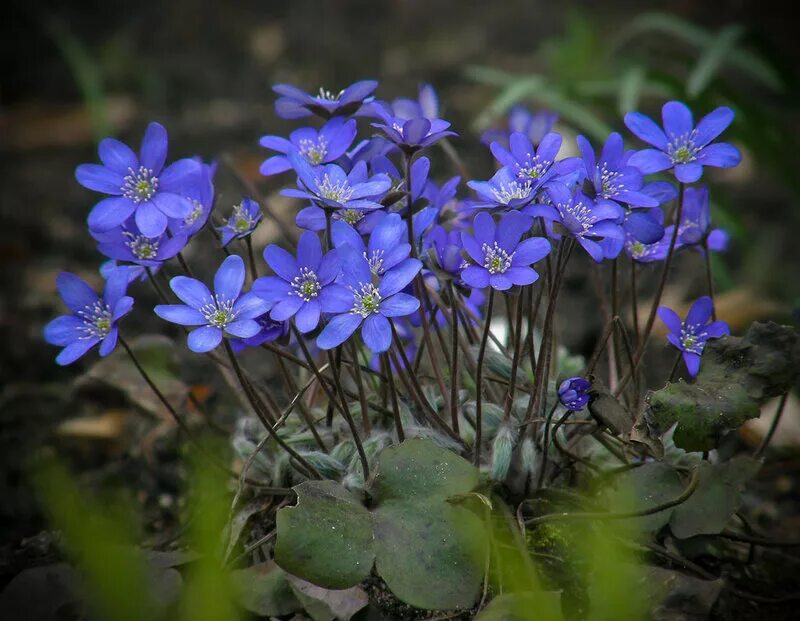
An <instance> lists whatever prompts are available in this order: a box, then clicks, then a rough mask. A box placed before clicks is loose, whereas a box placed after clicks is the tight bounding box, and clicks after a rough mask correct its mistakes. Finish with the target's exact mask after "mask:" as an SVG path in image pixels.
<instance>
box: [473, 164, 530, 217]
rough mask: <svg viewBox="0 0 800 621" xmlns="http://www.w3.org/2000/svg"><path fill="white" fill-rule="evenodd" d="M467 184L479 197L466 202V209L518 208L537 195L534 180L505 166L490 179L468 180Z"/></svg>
mask: <svg viewBox="0 0 800 621" xmlns="http://www.w3.org/2000/svg"><path fill="white" fill-rule="evenodd" d="M467 185H468V186H469V187H470V188H472V189H473V190H474V191H475V193H476V194H477V195H478V199H477V200H476V201H472V202H470V203H468V204H465V208H466V209H493V208H497V207H501V208H505V209H518V208H520V207H524V206H525V205H527V204H529V203H530V202H531V201H533V199H534V198H535V197H536V189H534V187H533V186H534V184H533V182H531V181H530V180H524V179H519V178H518V177H517V176H516V175H515V174H514V172H513V171H512V170H511V169H509V168H507V167H505V166H504V167H503V168H501V169H500V170H498V171H497V172H496V173H495V174H494V175H493V176H492V178H491V179H489V180H488V181H468V182H467Z"/></svg>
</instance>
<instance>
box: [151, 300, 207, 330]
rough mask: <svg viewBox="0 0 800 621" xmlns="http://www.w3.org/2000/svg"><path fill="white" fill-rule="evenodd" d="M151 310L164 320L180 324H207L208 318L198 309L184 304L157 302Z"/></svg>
mask: <svg viewBox="0 0 800 621" xmlns="http://www.w3.org/2000/svg"><path fill="white" fill-rule="evenodd" d="M153 312H154V313H155V314H156V315H158V316H159V317H161V319H164V320H165V321H170V322H172V323H177V324H179V325H182V326H204V325H206V324H208V320H207V319H206V318H205V317H204V316H203V314H202V313H201V312H200V311H198V310H197V309H194V308H192V307H191V306H186V305H184V304H159V305H158V306H156V307H155V308H154V309H153Z"/></svg>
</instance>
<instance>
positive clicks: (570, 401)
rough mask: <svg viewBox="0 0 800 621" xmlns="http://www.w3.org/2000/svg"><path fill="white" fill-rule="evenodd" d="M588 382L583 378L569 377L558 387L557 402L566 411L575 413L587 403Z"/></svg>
mask: <svg viewBox="0 0 800 621" xmlns="http://www.w3.org/2000/svg"><path fill="white" fill-rule="evenodd" d="M591 386H592V385H591V384H590V383H589V380H587V379H586V378H583V377H570V378H567V379H565V380H564V381H563V382H561V384H559V386H558V400H559V401H560V402H561V405H563V406H564V407H565V408H567V409H568V410H572V411H573V412H577V411H578V410H582V409H583V408H584V407H585V406H586V404H587V403H589V388H591Z"/></svg>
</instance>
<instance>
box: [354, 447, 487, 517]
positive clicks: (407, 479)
mask: <svg viewBox="0 0 800 621" xmlns="http://www.w3.org/2000/svg"><path fill="white" fill-rule="evenodd" d="M476 485H478V471H477V470H476V469H475V468H474V467H473V466H472V464H470V463H469V462H468V461H467V460H466V459H464V458H463V457H460V456H458V455H456V454H455V453H453V452H452V451H448V450H445V449H441V448H439V447H437V446H436V445H435V444H433V443H431V442H428V441H425V440H406V441H405V442H403V443H402V444H399V445H397V446H390V447H389V448H387V449H385V450H384V451H383V452H382V453H381V456H380V462H379V465H378V471H377V474H376V475H375V478H374V481H373V483H372V486H371V487H370V492H371V493H372V494H373V496H374V497H376V498H377V499H378V506H380V504H382V503H385V502H388V501H390V500H394V499H401V500H406V501H414V500H422V501H428V500H434V499H439V500H444V499H446V498H448V497H450V496H456V495H458V494H466V493H467V492H470V491H472V490H473V489H474V488H475V486H476Z"/></svg>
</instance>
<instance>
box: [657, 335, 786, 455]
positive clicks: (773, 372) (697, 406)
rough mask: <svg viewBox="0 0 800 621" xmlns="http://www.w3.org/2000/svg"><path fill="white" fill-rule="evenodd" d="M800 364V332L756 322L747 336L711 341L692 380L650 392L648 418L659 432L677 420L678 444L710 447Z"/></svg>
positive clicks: (691, 447) (783, 386)
mask: <svg viewBox="0 0 800 621" xmlns="http://www.w3.org/2000/svg"><path fill="white" fill-rule="evenodd" d="M798 369H800V338H798V335H797V333H796V332H795V331H794V330H792V329H791V328H789V327H787V326H779V325H777V324H774V323H754V324H753V325H752V326H751V327H750V329H749V330H748V331H747V334H746V335H745V336H743V337H734V336H730V337H725V338H722V339H718V340H715V341H711V342H709V344H708V345H707V346H706V349H705V352H704V354H703V365H702V367H701V369H700V373H699V374H698V375H697V379H696V381H695V382H694V383H692V384H686V383H684V382H682V381H681V382H678V383H675V384H668V385H667V386H666V387H664V388H662V389H661V390H658V391H655V392H653V393H651V394H650V395H649V398H648V408H647V411H646V412H645V418H646V421H647V423H648V425H649V426H650V427H651V428H652V429H653V430H654V431H655V432H656V433H664V432H666V431H667V430H668V429H670V427H672V426H673V425H675V424H677V427H676V429H675V433H674V441H675V445H676V446H678V447H679V448H683V449H685V450H687V451H706V450H710V449H712V448H714V447H715V446H716V445H717V442H718V440H719V439H720V437H721V436H722V435H723V434H725V433H726V432H728V431H730V430H732V429H737V428H739V427H740V426H741V425H742V424H743V423H744V422H745V421H746V420H748V419H750V418H754V417H756V416H758V415H759V413H760V407H759V406H760V405H761V404H763V403H764V402H765V401H766V400H768V399H770V398H772V397H776V396H778V395H781V394H783V393H784V392H786V391H787V390H788V389H789V388H790V387H791V386H792V384H793V383H794V382H795V381H796V379H797V376H798Z"/></svg>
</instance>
